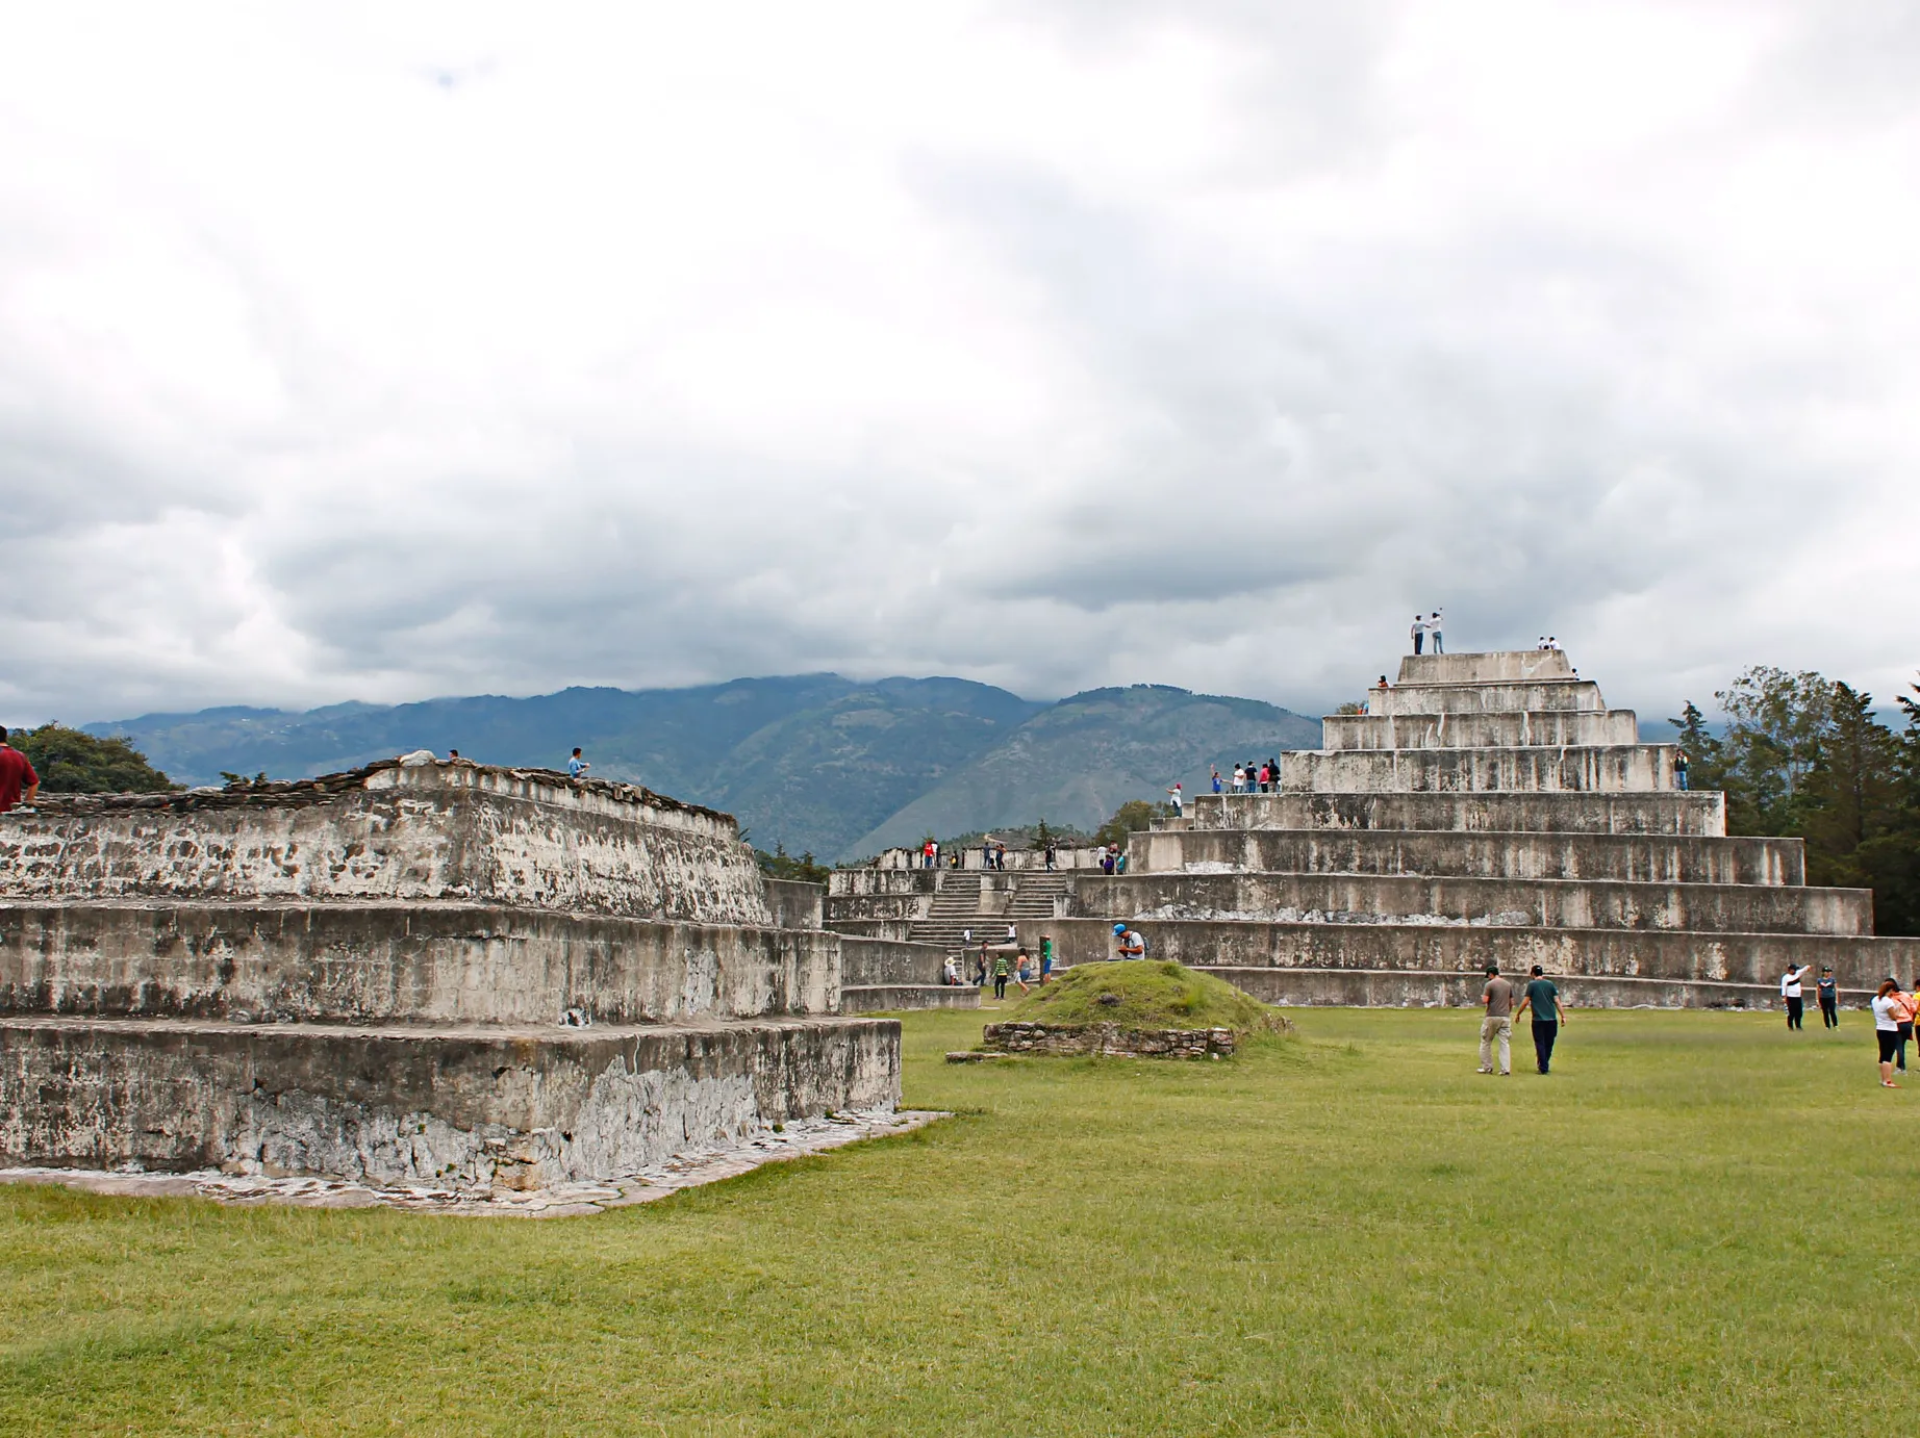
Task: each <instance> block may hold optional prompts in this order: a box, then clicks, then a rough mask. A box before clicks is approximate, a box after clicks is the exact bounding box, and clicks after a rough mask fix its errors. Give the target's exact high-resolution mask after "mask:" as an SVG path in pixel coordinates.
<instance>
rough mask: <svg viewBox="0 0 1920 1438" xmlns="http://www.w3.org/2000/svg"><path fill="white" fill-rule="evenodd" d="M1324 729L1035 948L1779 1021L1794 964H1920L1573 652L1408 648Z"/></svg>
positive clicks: (1159, 843) (1153, 847)
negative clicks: (1524, 985) (1543, 980)
mask: <svg viewBox="0 0 1920 1438" xmlns="http://www.w3.org/2000/svg"><path fill="white" fill-rule="evenodd" d="M1323 738H1324V746H1325V747H1323V748H1321V749H1316V750H1306V751H1297V752H1290V753H1287V754H1285V755H1284V756H1282V759H1281V780H1280V785H1279V790H1278V792H1275V793H1270V794H1246V795H1235V794H1223V795H1212V794H1207V795H1201V796H1199V797H1198V798H1197V799H1196V800H1195V801H1193V802H1192V803H1191V805H1190V806H1189V812H1188V815H1187V816H1186V817H1185V818H1182V819H1169V820H1167V821H1165V822H1164V823H1163V824H1162V826H1161V827H1159V828H1156V829H1155V830H1153V831H1151V832H1149V833H1144V834H1138V835H1135V837H1134V840H1133V842H1132V845H1131V846H1130V855H1131V862H1130V864H1129V872H1128V873H1127V874H1125V875H1123V876H1119V877H1115V878H1106V877H1103V876H1097V875H1088V876H1083V877H1079V878H1077V879H1076V880H1075V882H1074V883H1073V884H1072V886H1071V889H1070V892H1069V894H1068V896H1067V897H1066V899H1065V900H1064V901H1063V903H1062V906H1061V909H1060V912H1059V915H1058V917H1056V918H1055V919H1053V920H1052V921H1051V922H1050V923H1049V924H1046V925H1035V926H1034V927H1033V934H1032V936H1033V937H1038V934H1039V932H1040V930H1041V928H1042V927H1045V928H1046V929H1047V931H1048V932H1050V933H1052V934H1053V935H1054V937H1055V939H1056V941H1058V942H1059V943H1060V944H1061V946H1062V949H1063V954H1064V956H1065V957H1066V958H1067V959H1068V960H1069V961H1081V962H1084V961H1087V960H1090V959H1096V958H1105V957H1110V956H1111V927H1112V922H1113V921H1114V920H1117V919H1121V920H1126V921H1128V922H1130V923H1132V924H1134V926H1135V927H1136V928H1138V929H1139V930H1140V931H1141V932H1142V933H1143V934H1145V935H1146V937H1147V940H1148V952H1149V955H1150V956H1152V957H1162V958H1172V959H1178V960H1180V961H1181V962H1183V963H1186V964H1189V965H1192V966H1194V967H1197V968H1203V969H1206V970H1209V971H1211V972H1214V973H1217V974H1219V975H1220V976H1221V977H1223V978H1227V979H1230V980H1232V981H1233V982H1234V983H1236V984H1238V985H1240V986H1241V987H1242V988H1244V989H1246V990H1247V991H1248V992H1250V993H1252V994H1254V995H1256V996H1257V997H1259V998H1262V999H1265V1000H1268V1001H1270V1002H1274V1003H1288V1004H1314V1003H1323V1004H1419V1005H1429V1004H1463V1003H1476V1002H1477V1001H1478V994H1479V989H1480V984H1481V975H1482V972H1483V970H1484V968H1485V966H1486V964H1487V963H1489V962H1496V963H1498V964H1499V965H1500V967H1501V968H1502V970H1503V971H1506V972H1508V973H1512V972H1515V971H1516V970H1518V971H1524V970H1525V969H1526V968H1527V967H1528V966H1530V965H1532V964H1535V963H1538V964H1541V965H1542V966H1543V967H1544V968H1545V969H1546V970H1547V972H1548V973H1549V974H1552V975H1553V976H1555V978H1556V979H1558V980H1561V981H1562V988H1563V991H1564V992H1565V994H1566V996H1567V998H1568V1000H1569V1002H1571V1003H1575V1004H1580V1005H1584V1006H1594V1005H1599V1006H1638V1005H1660V1006H1708V1007H1756V1006H1768V1005H1774V1004H1778V1003H1779V1001H1780V1000H1779V980H1780V976H1781V974H1782V973H1783V972H1784V971H1785V969H1786V966H1787V965H1788V964H1789V963H1799V964H1810V965H1812V966H1814V968H1815V970H1816V971H1817V970H1818V969H1819V967H1820V966H1822V965H1831V966H1832V967H1833V969H1834V972H1835V975H1836V977H1837V978H1838V980H1839V982H1840V984H1841V986H1842V989H1843V998H1844V999H1845V1000H1846V1001H1849V1002H1853V1003H1860V1002H1863V1001H1864V999H1865V998H1866V997H1867V996H1868V995H1869V994H1870V992H1871V991H1872V989H1873V988H1874V986H1875V985H1876V984H1877V983H1878V982H1879V980H1880V979H1881V978H1883V977H1886V976H1888V975H1897V976H1899V977H1900V978H1901V979H1903V980H1905V979H1910V978H1912V977H1914V975H1915V974H1916V972H1920V941H1917V940H1911V939H1880V938H1875V937H1874V936H1873V904H1872V894H1871V893H1870V892H1869V891H1867V890H1863V889H1831V888H1810V887H1808V886H1807V884H1806V865H1805V858H1804V855H1803V852H1802V847H1801V844H1800V841H1799V840H1796V839H1769V838H1730V837H1728V836H1727V832H1726V803H1725V796H1723V795H1721V794H1717V793H1687V792H1683V791H1682V790H1680V788H1679V787H1678V776H1677V774H1676V771H1675V765H1674V760H1675V757H1676V755H1677V753H1678V750H1677V749H1676V748H1675V747H1674V746H1672V745H1669V744H1643V743H1641V742H1640V740H1639V734H1638V724H1637V721H1636V719H1635V716H1634V715H1633V713H1632V711H1630V710H1621V709H1609V708H1608V707H1607V705H1606V702H1605V701H1604V700H1603V699H1602V698H1601V695H1600V690H1599V687H1598V686H1597V685H1595V684H1594V683H1592V682H1590V681H1588V680H1584V679H1581V678H1580V677H1579V676H1578V674H1577V673H1576V672H1575V670H1574V669H1573V668H1572V667H1571V665H1570V664H1569V662H1568V659H1567V656H1566V654H1565V653H1564V652H1563V651H1561V650H1557V649H1551V650H1522V651H1514V652H1495V653H1484V654H1444V655H1441V654H1434V655H1424V656H1411V657H1408V658H1406V659H1405V660H1403V661H1402V663H1401V665H1400V672H1399V677H1398V680H1397V682H1395V683H1393V684H1392V685H1390V686H1387V687H1376V688H1374V689H1373V690H1371V691H1370V697H1369V702H1368V705H1367V712H1366V713H1364V714H1357V715H1334V716H1329V717H1328V718H1327V719H1326V720H1325V721H1324V724H1323ZM1022 937H1023V938H1025V937H1028V934H1027V932H1026V930H1025V928H1024V927H1023V931H1022Z"/></svg>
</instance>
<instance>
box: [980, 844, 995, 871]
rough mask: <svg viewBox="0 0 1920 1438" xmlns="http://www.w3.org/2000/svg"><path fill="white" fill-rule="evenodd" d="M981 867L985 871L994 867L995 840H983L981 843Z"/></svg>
mask: <svg viewBox="0 0 1920 1438" xmlns="http://www.w3.org/2000/svg"><path fill="white" fill-rule="evenodd" d="M980 867H981V868H983V869H991V868H992V867H993V840H991V839H984V838H983V839H982V840H981V841H980Z"/></svg>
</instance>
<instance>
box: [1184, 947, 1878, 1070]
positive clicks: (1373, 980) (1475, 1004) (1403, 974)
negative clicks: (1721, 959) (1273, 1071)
mask: <svg viewBox="0 0 1920 1438" xmlns="http://www.w3.org/2000/svg"><path fill="white" fill-rule="evenodd" d="M1206 972H1207V973H1210V974H1213V975H1215V976H1216V977H1218V978H1222V979H1225V980H1226V981H1227V982H1228V983H1230V984H1234V985H1236V986H1237V987H1239V988H1241V989H1243V990H1245V991H1246V992H1247V993H1249V994H1251V995H1252V996H1253V997H1254V998H1257V999H1259V1000H1260V1001H1261V1002H1262V1003H1269V1004H1282V1005H1288V1006H1291V1007H1300V1008H1304V1007H1308V1006H1311V1005H1339V1006H1344V1007H1374V1008H1461V1009H1469V1010H1475V1011H1477V1010H1478V1009H1479V1007H1480V991H1481V988H1482V987H1483V986H1484V984H1485V981H1486V976H1485V975H1484V974H1441V973H1419V972H1412V971H1408V970H1404V969H1223V968H1216V969H1208V970H1206ZM1552 978H1553V982H1554V986H1555V987H1556V988H1558V989H1559V990H1560V1001H1561V1002H1562V1003H1563V1004H1565V1005H1566V1006H1567V1008H1568V1009H1569V1010H1573V1011H1578V1010H1582V1009H1644V1008H1654V1009H1770V1008H1776V1007H1778V1006H1779V1003H1780V990H1779V985H1778V984H1772V983H1766V984H1741V983H1720V982H1715V981H1713V980H1708V979H1697V980H1677V979H1637V978H1625V977H1621V976H1618V975H1603V976H1591V975H1581V974H1554V975H1552ZM1871 996H1872V990H1870V989H1863V990H1859V991H1853V990H1847V991H1844V992H1843V993H1842V995H1841V1004H1842V1006H1843V1007H1847V1008H1857V1007H1864V1006H1865V1004H1866V1002H1867V1000H1868V999H1869V998H1870V997H1871ZM1528 1022H1529V1020H1527V1019H1522V1020H1521V1021H1520V1023H1519V1025H1518V1026H1517V1028H1516V1031H1515V1033H1514V1036H1513V1041H1514V1065H1515V1067H1516V1068H1519V1067H1521V1058H1520V1055H1521V1053H1522V1051H1523V1050H1525V1049H1526V1046H1527V1032H1526V1030H1527V1023H1528ZM1461 1026H1462V1027H1461V1052H1462V1054H1463V1055H1464V1056H1466V1058H1467V1059H1468V1060H1470V1058H1471V1055H1472V1053H1473V1049H1474V1045H1475V1044H1476V1043H1477V1042H1478V1035H1479V1031H1480V1030H1479V1024H1478V1022H1477V1013H1475V1014H1465V1015H1462V1016H1461ZM1581 1032H1582V1030H1581V1028H1580V1026H1579V1021H1578V1019H1577V1018H1576V1019H1574V1020H1572V1021H1570V1022H1569V1023H1568V1025H1567V1038H1568V1039H1569V1040H1570V1041H1573V1042H1578V1036H1579V1035H1580V1034H1581ZM1562 1052H1563V1053H1564V1052H1565V1051H1564V1050H1562ZM1529 1062H1530V1060H1529Z"/></svg>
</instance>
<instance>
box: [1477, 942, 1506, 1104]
mask: <svg viewBox="0 0 1920 1438" xmlns="http://www.w3.org/2000/svg"><path fill="white" fill-rule="evenodd" d="M1480 1003H1481V1005H1482V1006H1483V1007H1484V1008H1485V1009H1486V1017H1484V1018H1483V1019H1481V1020H1480V1072H1481V1073H1483V1074H1490V1073H1492V1072H1493V1045H1494V1041H1495V1040H1496V1039H1497V1040H1498V1041H1499V1043H1500V1077H1502V1078H1505V1077H1507V1075H1508V1074H1510V1073H1512V1072H1513V985H1512V984H1510V983H1508V982H1507V980H1505V979H1503V978H1501V977H1500V966H1499V965H1498V964H1488V965H1487V986H1486V987H1485V988H1484V989H1482V990H1481V991H1480Z"/></svg>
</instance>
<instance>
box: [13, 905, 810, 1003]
mask: <svg viewBox="0 0 1920 1438" xmlns="http://www.w3.org/2000/svg"><path fill="white" fill-rule="evenodd" d="M842 942H843V941H842V940H841V938H840V937H839V936H838V935H834V934H829V933H824V932H820V931H814V932H802V931H798V930H791V929H786V930H782V929H771V928H745V927H738V926H731V925H712V924H680V923H654V922H650V921H646V920H639V919H627V918H616V917H613V916H609V915H598V914H560V913H551V912H546V911H542V910H536V909H517V908H506V907H502V906H498V905H486V904H395V903H366V904H339V903H333V904H262V903H204V904H188V903H98V904H71V903H64V904H61V903H56V904H32V903H12V902H9V903H0V1012H12V1013H65V1014H83V1013H90V1014H102V1015H120V1014H126V1015H133V1014H146V1015H153V1016H156V1017H161V1016H174V1017H204V1018H234V1017H238V1016H239V1015H242V1014H244V1015H246V1016H248V1017H249V1018H253V1019H269V1018H286V1019H290V1020H297V1021H301V1022H327V1021H333V1022H343V1023H436V1024H455V1023H461V1024H463V1023H500V1024H525V1023H536V1024H541V1023H554V1022H557V1021H558V1020H559V1019H560V1017H561V1016H562V1015H563V1014H565V1013H566V1012H567V1011H568V1010H577V1011H579V1013H580V1015H582V1016H584V1017H588V1018H591V1019H594V1020H597V1021H599V1022H602V1023H617V1022H641V1021H667V1020H671V1019H678V1018H684V1017H691V1016H703V1017H714V1016H720V1017H751V1016H755V1015H760V1014H780V1013H831V1012H833V1011H834V1005H835V1004H836V1002H837V997H838V993H839V988H840V968H839V966H840V948H841V944H842Z"/></svg>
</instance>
